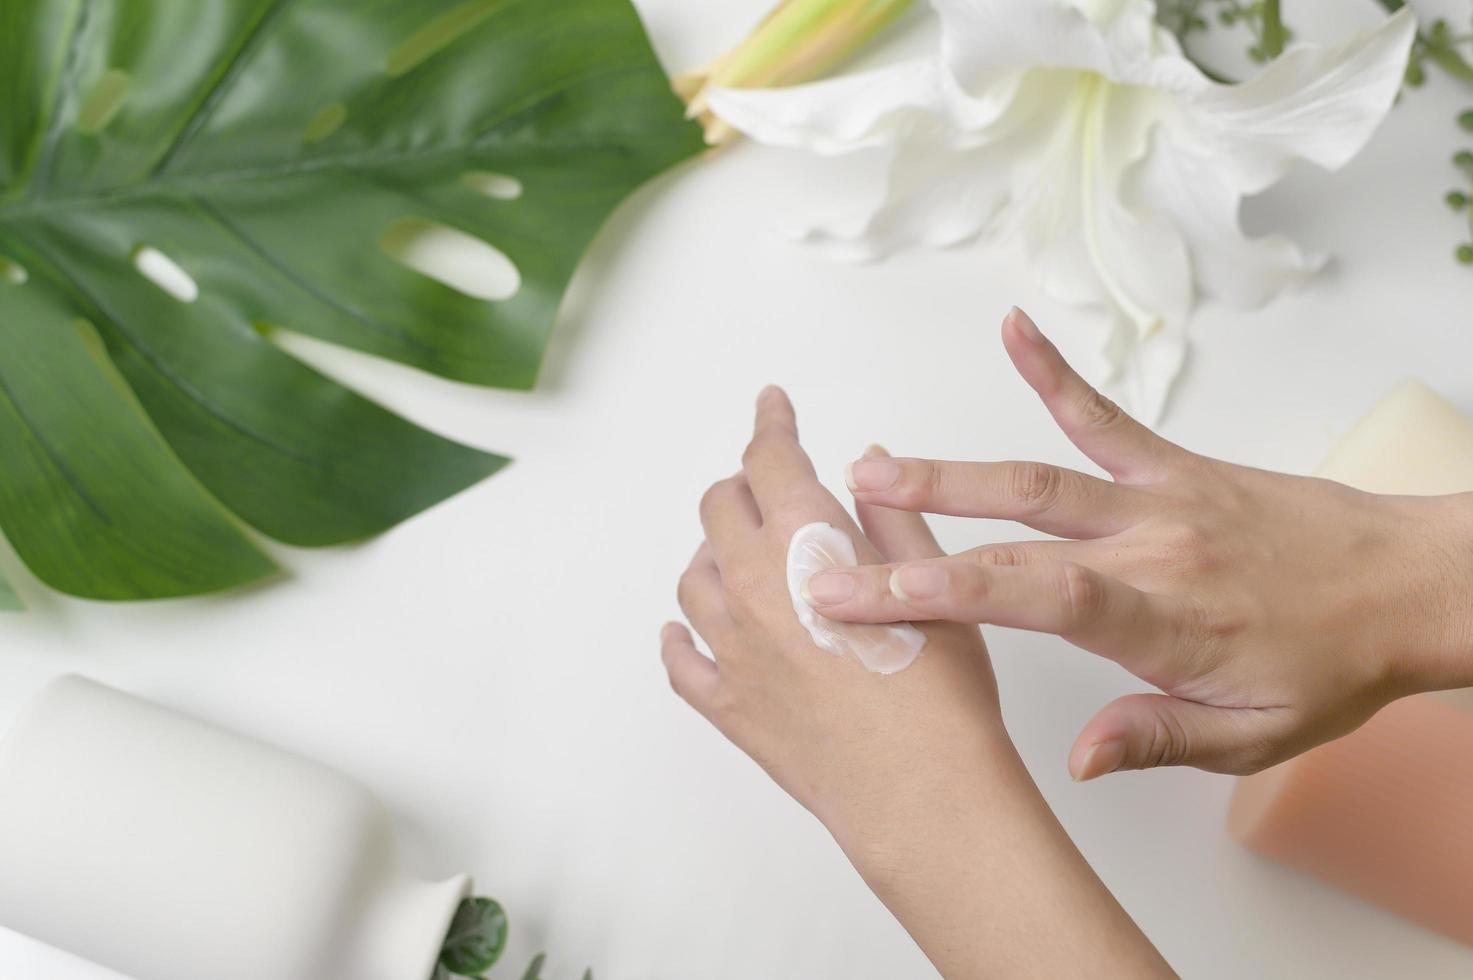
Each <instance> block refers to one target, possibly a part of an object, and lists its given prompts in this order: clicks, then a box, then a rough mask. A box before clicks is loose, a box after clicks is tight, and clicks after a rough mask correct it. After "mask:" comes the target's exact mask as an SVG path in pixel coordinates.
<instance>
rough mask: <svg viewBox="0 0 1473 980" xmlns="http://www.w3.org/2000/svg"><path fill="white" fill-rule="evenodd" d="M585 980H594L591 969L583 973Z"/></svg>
mask: <svg viewBox="0 0 1473 980" xmlns="http://www.w3.org/2000/svg"><path fill="white" fill-rule="evenodd" d="M583 980H593V969H592V968H591V967H590V968H589V969H587V970H584V971H583Z"/></svg>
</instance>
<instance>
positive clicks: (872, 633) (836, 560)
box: [788, 522, 926, 674]
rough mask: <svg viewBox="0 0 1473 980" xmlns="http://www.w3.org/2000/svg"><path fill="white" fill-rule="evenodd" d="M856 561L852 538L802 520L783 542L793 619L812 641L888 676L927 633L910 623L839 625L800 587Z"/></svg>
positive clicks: (916, 653)
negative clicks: (785, 546)
mask: <svg viewBox="0 0 1473 980" xmlns="http://www.w3.org/2000/svg"><path fill="white" fill-rule="evenodd" d="M858 564H859V558H858V556H856V555H855V553H854V542H853V541H851V540H850V538H849V535H847V534H845V533H844V532H843V531H840V530H839V529H838V528H836V527H834V526H833V525H831V524H824V523H821V522H820V523H817V524H805V525H803V526H802V527H800V528H798V530H797V531H795V532H794V533H793V540H792V541H791V542H789V544H788V593H789V595H791V596H792V599H793V611H794V612H796V613H797V614H798V622H800V623H802V624H803V628H804V629H806V630H808V635H809V636H811V637H813V642H814V643H815V644H816V645H817V646H819V647H820V648H822V649H824V650H827V651H829V652H830V653H832V654H835V655H837V656H840V657H843V656H851V657H853V658H854V659H855V660H858V661H859V662H860V663H861V664H863V665H864V667H865V669H866V670H872V671H874V672H875V673H877V674H893V673H895V672H896V671H897V670H904V669H905V668H906V667H909V666H910V665H911V664H912V663H914V662H915V659H916V657H918V656H919V655H920V652H921V647H923V646H925V645H926V635H925V634H924V633H922V632H921V631H920V630H918V629H916V628H915V627H914V626H911V625H910V624H909V623H898V624H891V623H841V622H838V621H837V620H832V619H829V618H828V617H826V616H820V615H819V614H818V613H817V612H816V611H815V610H814V608H813V607H812V606H810V605H809V604H808V602H807V600H806V599H804V598H803V587H804V586H805V585H807V584H808V580H809V579H810V578H812V577H813V576H814V575H816V574H818V573H819V572H822V571H827V570H828V569H830V568H853V567H855V566H856V565H858Z"/></svg>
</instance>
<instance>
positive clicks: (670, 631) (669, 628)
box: [660, 623, 680, 643]
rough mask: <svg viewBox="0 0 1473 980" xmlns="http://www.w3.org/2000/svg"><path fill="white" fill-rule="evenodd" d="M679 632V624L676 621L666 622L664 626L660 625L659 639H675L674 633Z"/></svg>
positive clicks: (668, 640) (665, 640) (664, 640)
mask: <svg viewBox="0 0 1473 980" xmlns="http://www.w3.org/2000/svg"><path fill="white" fill-rule="evenodd" d="M679 632H680V626H679V624H677V623H666V624H665V625H664V626H661V627H660V640H661V642H664V643H669V642H670V641H671V640H673V639H675V637H676V635H677V634H678V633H679Z"/></svg>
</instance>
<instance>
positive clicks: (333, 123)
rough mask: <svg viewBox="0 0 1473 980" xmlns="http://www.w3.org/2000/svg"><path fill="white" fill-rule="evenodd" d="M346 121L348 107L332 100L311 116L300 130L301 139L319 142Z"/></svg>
mask: <svg viewBox="0 0 1473 980" xmlns="http://www.w3.org/2000/svg"><path fill="white" fill-rule="evenodd" d="M347 121H348V107H347V106H345V105H343V104H342V103H341V102H334V103H333V104H332V105H330V106H326V107H324V108H323V109H322V111H321V112H319V113H317V115H315V116H313V117H312V121H311V122H309V123H308V124H307V128H306V129H304V130H302V140H303V142H306V143H321V142H322V141H323V140H325V139H327V138H328V137H329V136H331V135H332V134H333V133H336V132H337V131H338V129H339V128H340V127H341V126H342V125H343V123H345V122H347Z"/></svg>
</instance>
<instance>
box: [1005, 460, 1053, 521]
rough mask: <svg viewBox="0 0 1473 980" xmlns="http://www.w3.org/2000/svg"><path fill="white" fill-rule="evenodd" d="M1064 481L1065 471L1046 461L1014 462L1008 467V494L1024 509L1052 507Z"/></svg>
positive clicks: (1038, 509) (1035, 509)
mask: <svg viewBox="0 0 1473 980" xmlns="http://www.w3.org/2000/svg"><path fill="white" fill-rule="evenodd" d="M1063 483H1064V480H1063V473H1062V472H1061V471H1059V470H1058V469H1055V468H1054V467H1052V466H1049V465H1047V464H1045V463H1014V464H1013V465H1012V466H1011V467H1009V469H1008V476H1007V486H1008V494H1009V496H1011V497H1012V499H1013V500H1014V501H1015V502H1016V503H1018V504H1019V505H1020V506H1021V507H1022V508H1023V509H1024V510H1029V511H1041V510H1047V509H1048V508H1049V507H1052V506H1053V505H1054V503H1055V502H1057V500H1058V499H1059V493H1060V491H1061V490H1062V489H1063Z"/></svg>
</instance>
